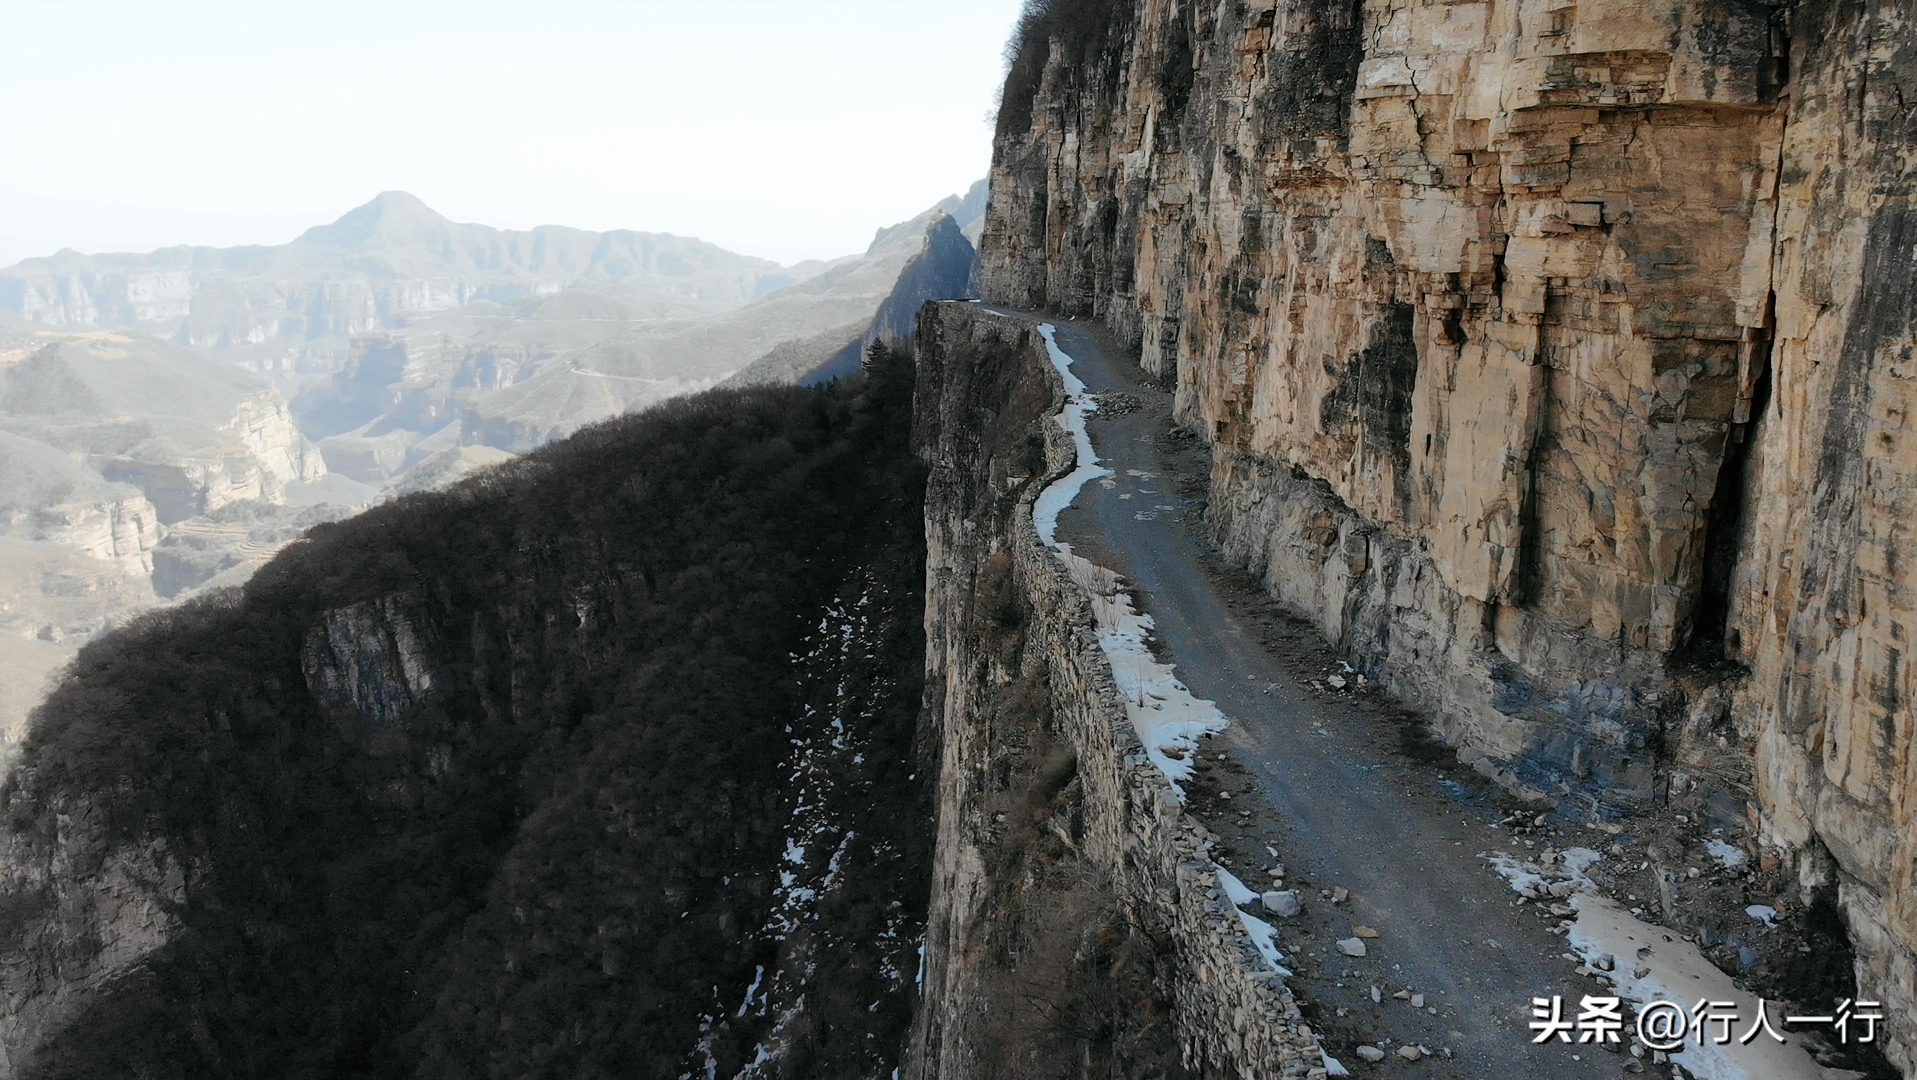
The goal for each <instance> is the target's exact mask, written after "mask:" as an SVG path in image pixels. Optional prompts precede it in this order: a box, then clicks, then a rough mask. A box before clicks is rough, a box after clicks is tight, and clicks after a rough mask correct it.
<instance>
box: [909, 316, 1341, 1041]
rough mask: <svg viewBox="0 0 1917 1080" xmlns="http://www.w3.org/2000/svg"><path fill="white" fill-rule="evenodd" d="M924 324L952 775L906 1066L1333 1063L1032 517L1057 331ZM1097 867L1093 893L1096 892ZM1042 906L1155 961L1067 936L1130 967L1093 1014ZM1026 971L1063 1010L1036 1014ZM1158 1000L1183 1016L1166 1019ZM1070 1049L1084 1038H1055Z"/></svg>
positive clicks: (1048, 433)
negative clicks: (1051, 954)
mask: <svg viewBox="0 0 1917 1080" xmlns="http://www.w3.org/2000/svg"><path fill="white" fill-rule="evenodd" d="M917 340H918V342H919V355H918V366H919V383H918V392H917V395H916V400H915V413H916V415H915V419H914V431H915V438H916V440H917V441H918V444H919V453H920V455H921V456H922V457H923V458H924V459H925V461H926V462H927V464H928V465H929V466H930V468H931V473H930V476H929V478H928V481H927V491H926V542H927V563H926V617H925V625H926V632H927V638H926V713H925V724H926V725H927V730H926V732H925V734H924V738H923V742H924V745H925V747H926V749H925V750H924V751H922V764H921V767H922V768H935V769H936V770H937V774H938V776H939V788H938V804H937V805H938V842H937V847H936V848H935V850H934V855H933V859H934V863H933V885H932V908H931V913H930V915H929V917H928V929H927V935H926V948H925V971H924V980H925V982H924V991H923V996H922V1000H923V1002H924V1005H923V1006H922V1007H921V1008H920V1011H919V1016H918V1020H917V1023H916V1025H915V1028H914V1032H913V1043H912V1054H911V1056H910V1057H909V1058H908V1066H907V1075H910V1076H913V1077H926V1078H929V1077H940V1076H944V1077H964V1076H979V1075H990V1076H1008V1077H1016V1076H1056V1075H1064V1074H1065V1072H1066V1070H1067V1069H1068V1068H1069V1070H1070V1071H1071V1072H1072V1074H1077V1073H1078V1071H1079V1070H1080V1069H1081V1068H1083V1069H1084V1070H1086V1073H1087V1074H1089V1075H1102V1073H1098V1072H1097V1071H1096V1068H1095V1067H1094V1066H1093V1065H1092V1064H1091V1063H1092V1062H1093V1061H1094V1059H1095V1058H1099V1059H1101V1061H1102V1059H1103V1056H1104V1055H1106V1054H1110V1061H1109V1063H1108V1064H1109V1066H1110V1067H1111V1068H1112V1069H1113V1071H1112V1072H1110V1073H1109V1074H1110V1075H1127V1076H1130V1075H1176V1072H1175V1070H1176V1069H1177V1068H1178V1067H1180V1066H1181V1065H1182V1067H1183V1068H1185V1069H1189V1070H1191V1071H1192V1072H1194V1073H1198V1074H1203V1075H1213V1074H1216V1075H1230V1076H1261V1077H1267V1076H1268V1077H1281V1076H1282V1077H1303V1076H1308V1075H1309V1076H1313V1077H1323V1076H1324V1070H1323V1068H1322V1066H1321V1062H1320V1056H1319V1052H1318V1050H1317V1046H1316V1042H1315V1040H1314V1038H1313V1035H1312V1032H1311V1030H1310V1029H1309V1028H1308V1027H1306V1026H1304V1025H1302V1024H1301V1023H1300V1022H1299V1012H1298V1009H1297V1006H1296V1005H1295V1004H1294V1003H1293V1001H1292V997H1291V992H1290V990H1289V989H1287V988H1286V987H1285V985H1284V983H1283V981H1282V979H1281V978H1280V976H1279V975H1278V973H1276V972H1275V971H1274V970H1273V968H1272V966H1271V965H1270V964H1269V963H1268V962H1266V961H1265V960H1264V958H1263V957H1262V956H1261V955H1260V954H1259V952H1258V949H1257V947H1256V946H1255V945H1254V944H1253V942H1252V941H1251V939H1250V937H1249V936H1248V934H1247V925H1246V924H1245V923H1244V922H1243V921H1242V920H1241V918H1240V917H1239V913H1238V912H1237V910H1236V908H1235V907H1234V906H1233V905H1232V903H1231V902H1230V900H1229V899H1227V898H1226V897H1225V896H1224V894H1223V892H1222V890H1221V887H1220V885H1219V881H1218V873H1219V867H1218V866H1217V865H1216V864H1214V863H1213V862H1212V860H1211V859H1210V857H1209V856H1208V855H1207V854H1206V853H1207V851H1209V849H1210V848H1211V847H1212V846H1213V844H1214V843H1215V841H1216V837H1215V836H1213V835H1212V834H1210V833H1209V832H1208V831H1207V830H1206V829H1205V827H1204V826H1203V825H1201V824H1200V823H1198V822H1197V821H1195V820H1194V819H1192V818H1191V817H1189V816H1187V815H1186V814H1185V813H1184V807H1183V804H1182V801H1181V799H1180V798H1179V797H1178V796H1177V794H1176V793H1175V792H1174V791H1173V789H1172V788H1171V786H1170V785H1169V784H1168V782H1167V781H1166V779H1165V776H1164V775H1163V774H1161V773H1160V772H1159V771H1158V769H1157V767H1156V766H1154V765H1152V764H1151V763H1150V761H1149V760H1148V758H1147V756H1146V753H1145V748H1144V747H1143V746H1142V745H1141V744H1140V743H1139V741H1138V737H1137V735H1136V734H1135V732H1134V730H1133V726H1132V722H1131V720H1130V719H1129V718H1128V717H1127V715H1126V710H1125V705H1124V702H1123V700H1122V699H1121V698H1120V696H1119V693H1118V690H1117V689H1116V687H1115V686H1114V684H1113V679H1112V671H1111V665H1110V662H1109V661H1108V660H1107V659H1106V658H1105V655H1104V654H1103V653H1102V652H1101V651H1100V649H1099V646H1098V643H1097V638H1098V633H1097V629H1096V624H1095V622H1094V620H1093V615H1092V603H1093V601H1094V597H1093V596H1091V595H1090V594H1089V593H1088V592H1087V591H1086V590H1085V588H1084V587H1083V586H1082V585H1081V584H1080V583H1078V582H1077V581H1076V580H1074V578H1073V577H1072V576H1070V575H1069V574H1068V573H1067V571H1066V568H1065V565H1064V563H1062V562H1061V561H1060V560H1059V558H1058V556H1057V555H1056V554H1055V553H1054V552H1052V551H1051V550H1049V549H1047V548H1045V547H1044V546H1043V545H1042V544H1041V543H1040V541H1039V536H1038V533H1037V531H1036V530H1035V529H1034V527H1033V520H1032V505H1033V501H1034V500H1035V499H1036V498H1037V497H1038V495H1039V493H1040V492H1041V491H1042V490H1043V489H1044V488H1045V487H1046V485H1047V484H1048V483H1049V482H1050V481H1052V480H1054V479H1056V478H1057V477H1058V476H1060V475H1062V474H1064V473H1066V472H1069V471H1070V470H1071V469H1072V468H1073V464H1074V460H1075V459H1074V456H1073V448H1072V442H1071V437H1070V436H1069V435H1067V434H1066V433H1065V431H1064V430H1063V428H1061V427H1060V426H1059V425H1058V424H1057V423H1055V422H1053V419H1052V417H1053V414H1054V413H1056V412H1057V410H1058V408H1059V406H1060V405H1061V404H1062V403H1063V400H1064V397H1063V391H1062V387H1061V384H1060V381H1059V378H1058V376H1057V374H1056V373H1055V372H1054V370H1053V369H1052V367H1051V365H1050V364H1049V363H1048V362H1047V360H1046V354H1045V349H1044V346H1043V344H1042V343H1041V342H1040V340H1039V338H1038V336H1037V335H1036V334H1034V333H1033V332H1032V329H1031V327H1030V325H1029V324H1026V323H1024V322H1020V321H1016V320H1012V319H1006V318H1000V317H996V316H993V315H991V314H990V313H987V312H984V311H982V310H981V309H979V308H976V307H974V306H971V305H968V304H961V303H943V304H931V305H927V306H926V308H925V309H924V311H923V313H922V314H921V316H920V324H919V329H918V334H917ZM932 755H937V759H936V761H933V760H931V758H932ZM1084 882H1092V883H1095V885H1096V888H1095V889H1094V890H1093V891H1096V892H1097V893H1098V894H1099V895H1098V899H1097V900H1096V901H1092V902H1087V901H1086V900H1085V898H1084V897H1083V896H1082V895H1075V893H1076V892H1081V891H1083V889H1084V886H1083V884H1082V883H1084ZM1042 908H1043V909H1049V908H1060V909H1064V910H1066V911H1068V912H1070V916H1069V918H1070V919H1072V920H1075V921H1076V922H1077V923H1079V924H1080V926H1081V927H1082V928H1083V929H1080V927H1072V928H1069V929H1067V930H1066V931H1065V932H1066V933H1067V934H1068V935H1069V934H1070V933H1071V932H1072V931H1078V932H1089V933H1088V936H1090V937H1092V938H1095V939H1097V940H1099V941H1100V942H1104V943H1106V944H1105V945H1104V947H1103V949H1102V951H1105V952H1112V951H1116V950H1114V949H1113V948H1112V947H1111V946H1110V945H1109V942H1111V941H1112V940H1114V939H1120V940H1123V939H1137V940H1140V941H1144V942H1148V943H1149V950H1150V951H1151V952H1152V953H1153V954H1155V955H1154V957H1153V959H1154V961H1155V962H1156V970H1154V971H1152V972H1151V973H1150V977H1149V978H1145V979H1141V978H1140V977H1139V975H1138V973H1137V972H1136V971H1131V972H1129V973H1128V971H1127V967H1128V964H1126V963H1112V964H1110V965H1109V966H1107V967H1105V968H1102V969H1101V968H1099V967H1097V966H1096V965H1090V966H1088V965H1086V964H1085V963H1084V961H1083V957H1084V956H1085V954H1087V953H1092V952H1099V951H1101V949H1100V948H1099V947H1097V946H1094V945H1093V943H1092V942H1089V941H1083V942H1081V941H1070V942H1068V943H1067V945H1066V948H1065V950H1064V951H1065V952H1067V953H1071V954H1073V956H1074V959H1075V960H1078V961H1079V968H1078V970H1077V972H1076V975H1077V977H1078V978H1079V979H1083V980H1089V981H1100V980H1109V982H1110V983H1113V984H1116V985H1117V986H1119V987H1120V989H1119V990H1117V991H1115V992H1114V993H1115V996H1116V997H1117V998H1118V1000H1119V1001H1120V1004H1119V1005H1118V1008H1117V1009H1116V1010H1115V1012H1116V1013H1117V1014H1118V1018H1117V1019H1116V1020H1112V1019H1111V1018H1110V1017H1099V1018H1097V1022H1087V1019H1086V1014H1087V1012H1089V1011H1090V1010H1089V1009H1088V1008H1087V1004H1086V1001H1085V998H1086V997H1087V996H1090V995H1087V993H1086V991H1085V989H1084V988H1083V987H1082V986H1075V985H1074V984H1073V978H1072V976H1071V975H1064V976H1060V975H1059V974H1058V973H1057V972H1055V971H1052V970H1049V969H1048V966H1047V957H1046V953H1047V948H1048V946H1047V942H1046V940H1045V935H1046V933H1047V930H1048V927H1047V926H1046V925H1045V923H1044V920H1043V918H1042V916H1041V914H1040V913H1039V909H1042ZM1049 929H1050V930H1051V932H1052V933H1059V932H1060V928H1057V927H1052V928H1049ZM1008 987H1016V988H1017V990H1018V994H1017V995H1016V997H1018V998H1022V999H1023V1002H1024V1003H1025V1004H1026V1005H1027V1006H1029V1005H1030V1004H1031V1003H1032V1002H1034V1001H1042V1002H1043V1004H1042V1005H1040V1006H1039V1007H1038V1011H1039V1012H1040V1013H1042V1014H1045V1015H1046V1016H1048V1017H1051V1018H1053V1019H1052V1021H1051V1022H1049V1023H1046V1024H1041V1025H1039V1026H1037V1027H1020V1026H1019V1018H1018V1015H1017V1014H1018V1013H1019V1011H1020V1008H1021V1005H1020V1003H1019V1001H1017V1000H1015V995H1011V994H1007V993H1005V992H1004V991H1005V990H1006V988H1008ZM1161 1009H1162V1010H1164V1014H1165V1015H1166V1016H1167V1017H1168V1020H1167V1021H1166V1024H1165V1026H1166V1027H1167V1028H1168V1030H1153V1029H1152V1025H1153V1020H1152V1017H1153V1015H1154V1013H1156V1012H1157V1011H1158V1010H1161ZM1060 1016H1064V1017H1067V1018H1068V1019H1067V1021H1066V1022H1059V1021H1058V1020H1057V1019H1056V1018H1057V1017H1060ZM1080 1040H1083V1042H1084V1044H1085V1045H1084V1046H1083V1048H1082V1058H1081V1056H1080V1054H1081V1047H1080V1045H1079V1042H1080ZM1154 1042H1161V1043H1169V1044H1170V1045H1171V1047H1172V1049H1171V1050H1170V1051H1169V1052H1168V1053H1167V1051H1165V1050H1162V1049H1158V1048H1155V1047H1154V1045H1153V1044H1154ZM1006 1043H1016V1044H1017V1045H1015V1046H1011V1047H1008V1046H1006V1045H1005V1044H1006ZM1058 1046H1063V1047H1065V1056H1064V1057H1063V1058H1060V1059H1057V1060H1054V1059H1051V1058H1048V1057H1047V1056H1046V1055H1047V1054H1048V1053H1052V1052H1053V1051H1054V1049H1055V1048H1056V1047H1058ZM1155 1049H1158V1052H1159V1053H1166V1054H1167V1056H1169V1057H1170V1058H1171V1060H1169V1061H1166V1060H1162V1059H1161V1060H1158V1061H1153V1060H1152V1055H1153V1053H1154V1050H1155ZM1154 1065H1155V1066H1157V1067H1156V1068H1154V1067H1152V1066H1154Z"/></svg>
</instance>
